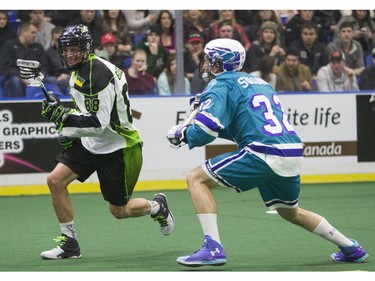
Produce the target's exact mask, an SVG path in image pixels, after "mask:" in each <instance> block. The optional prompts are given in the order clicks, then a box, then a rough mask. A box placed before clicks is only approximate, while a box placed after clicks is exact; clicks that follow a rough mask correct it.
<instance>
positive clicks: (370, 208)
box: [0, 183, 375, 274]
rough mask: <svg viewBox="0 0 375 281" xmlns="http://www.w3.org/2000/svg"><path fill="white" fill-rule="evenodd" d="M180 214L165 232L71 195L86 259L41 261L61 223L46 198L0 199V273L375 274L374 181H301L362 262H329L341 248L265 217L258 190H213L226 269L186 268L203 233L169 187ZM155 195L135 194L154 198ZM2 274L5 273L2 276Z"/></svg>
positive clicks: (307, 199) (183, 198) (95, 197)
mask: <svg viewBox="0 0 375 281" xmlns="http://www.w3.org/2000/svg"><path fill="white" fill-rule="evenodd" d="M164 193H165V194H166V195H167V196H168V200H169V204H170V207H171V210H172V211H173V213H174V215H175V218H176V227H175V231H174V232H173V233H172V234H171V235H170V236H167V237H164V236H163V235H162V234H161V233H160V232H159V227H158V224H157V223H155V222H153V221H152V220H151V219H150V218H149V216H146V217H140V218H136V219H125V220H117V219H115V218H113V217H112V215H111V214H110V213H109V211H108V205H107V203H106V202H105V201H104V200H103V199H102V197H101V194H75V195H72V200H73V204H74V207H75V223H76V229H77V233H78V240H79V243H80V246H81V251H82V258H81V259H79V260H74V259H69V260H42V259H41V258H40V256H39V255H40V252H41V251H43V250H47V249H50V248H53V247H54V246H55V245H54V242H53V240H52V238H55V237H56V236H58V235H59V233H60V232H59V227H58V224H57V221H56V218H55V215H54V212H53V209H52V206H51V202H50V198H49V196H45V195H41V196H21V197H0V217H1V220H0V221H1V225H0V239H1V240H0V271H2V272H5V271H9V272H16V271H17V272H20V271H31V272H52V271H64V272H65V271H70V272H75V271H89V272H96V271H109V272H129V271H131V272H151V271H172V272H179V271H200V270H201V271H225V272H233V271H235V272H277V271H280V272H295V271H297V272H304V271H309V272H328V271H332V272H338V271H340V272H341V271H375V262H374V261H375V183H351V184H325V185H323V184H321V185H304V186H302V191H301V198H300V206H301V207H302V208H305V209H309V210H311V211H315V212H317V213H319V214H321V215H323V216H325V217H326V219H327V220H328V221H329V222H331V224H333V225H334V226H335V227H336V228H337V229H338V230H339V231H341V232H342V233H344V234H346V235H347V236H349V237H352V238H355V239H357V240H358V241H359V242H360V244H362V246H363V247H364V248H365V249H366V250H367V251H368V253H369V254H370V258H369V259H368V260H367V261H366V262H365V263H362V264H352V263H342V264H337V263H334V262H333V261H331V259H330V254H331V253H332V252H335V251H336V250H337V248H336V246H335V245H333V244H331V243H329V242H327V241H325V240H323V239H321V238H320V237H317V236H315V235H312V234H310V233H308V232H307V231H305V230H303V229H301V228H299V227H297V226H294V225H291V224H289V223H287V222H286V221H284V220H282V219H281V218H280V217H279V216H278V215H270V214H266V212H265V211H266V209H265V207H264V205H263V202H262V201H261V198H260V195H259V193H258V191H257V190H252V191H249V192H245V193H242V194H237V193H236V192H234V191H232V190H228V189H216V190H214V194H215V197H216V198H217V204H218V212H219V214H218V218H219V219H218V222H219V228H220V234H221V240H222V243H223V245H224V247H225V250H226V253H227V259H228V262H227V264H226V265H224V266H221V267H201V268H187V267H183V266H181V265H179V264H177V263H176V258H177V257H178V256H180V255H186V254H190V253H191V252H194V251H195V250H197V249H198V248H200V246H201V245H202V242H203V234H202V230H201V228H200V225H199V222H198V219H197V217H196V215H195V213H194V211H193V208H192V205H191V201H190V197H189V195H188V192H187V191H186V190H178V191H177V190H176V191H165V192H164ZM153 194H154V192H136V193H135V194H134V196H133V197H144V198H148V199H151V198H152V197H153ZM0 274H1V273H0Z"/></svg>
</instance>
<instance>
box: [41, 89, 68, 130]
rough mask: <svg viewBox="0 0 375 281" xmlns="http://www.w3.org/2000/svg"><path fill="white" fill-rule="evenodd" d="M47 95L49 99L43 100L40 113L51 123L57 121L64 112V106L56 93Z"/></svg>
mask: <svg viewBox="0 0 375 281" xmlns="http://www.w3.org/2000/svg"><path fill="white" fill-rule="evenodd" d="M48 95H49V97H50V99H51V101H47V99H44V100H43V102H42V113H41V115H42V116H43V117H44V118H46V119H48V120H49V121H51V122H53V123H59V122H60V121H61V119H62V116H63V115H64V113H65V108H64V106H63V105H62V104H61V102H60V100H59V98H58V97H57V96H56V95H54V94H48Z"/></svg>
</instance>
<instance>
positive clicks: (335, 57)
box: [316, 50, 359, 92]
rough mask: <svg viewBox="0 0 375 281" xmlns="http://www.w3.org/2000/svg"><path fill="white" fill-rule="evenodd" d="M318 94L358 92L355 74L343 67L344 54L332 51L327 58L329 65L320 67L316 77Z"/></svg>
mask: <svg viewBox="0 0 375 281" xmlns="http://www.w3.org/2000/svg"><path fill="white" fill-rule="evenodd" d="M316 85H317V88H318V91H319V92H346V91H358V90H359V88H358V84H357V79H356V76H355V73H354V71H353V70H352V69H350V68H348V67H346V65H345V54H344V53H343V52H341V51H339V50H334V51H332V52H331V54H330V56H329V63H328V64H327V65H325V66H322V67H321V68H320V69H319V70H318V73H317V76H316Z"/></svg>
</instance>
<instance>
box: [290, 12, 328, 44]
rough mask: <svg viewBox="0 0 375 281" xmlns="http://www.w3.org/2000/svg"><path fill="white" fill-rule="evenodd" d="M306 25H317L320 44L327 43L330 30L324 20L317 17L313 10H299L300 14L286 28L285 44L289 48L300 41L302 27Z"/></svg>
mask: <svg viewBox="0 0 375 281" xmlns="http://www.w3.org/2000/svg"><path fill="white" fill-rule="evenodd" d="M306 23H311V24H315V25H316V26H317V27H318V38H317V40H318V42H321V43H322V44H326V43H327V38H328V35H329V30H327V29H326V27H325V26H324V21H323V19H322V18H320V17H319V16H317V15H316V14H315V11H313V10H298V14H296V15H295V16H293V17H292V18H291V19H290V21H289V22H288V23H287V24H286V27H285V43H286V46H287V47H288V46H292V45H294V44H295V42H297V41H298V40H299V39H300V36H301V32H300V29H301V25H302V24H306Z"/></svg>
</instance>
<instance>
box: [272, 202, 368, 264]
mask: <svg viewBox="0 0 375 281" xmlns="http://www.w3.org/2000/svg"><path fill="white" fill-rule="evenodd" d="M276 210H277V212H278V213H279V215H280V216H281V217H282V218H284V219H285V220H287V221H289V222H291V223H293V224H296V225H298V226H300V227H303V228H304V229H306V230H308V231H310V232H312V233H314V234H317V235H319V236H321V237H323V238H324V239H326V240H328V241H331V242H332V243H334V244H336V245H337V246H338V247H339V248H340V251H339V252H338V253H333V254H332V255H331V258H332V259H333V260H334V261H338V262H342V261H349V262H362V261H364V260H366V259H367V258H368V256H369V255H368V254H367V253H366V251H365V250H364V249H363V248H362V247H361V246H360V245H359V244H358V242H357V241H356V240H354V239H349V238H347V237H346V236H344V235H343V234H342V233H341V232H340V231H338V230H337V229H335V228H334V227H333V226H332V225H331V224H330V223H329V222H328V221H327V220H326V219H325V218H323V217H322V216H320V215H318V214H316V213H314V212H311V211H307V210H304V209H302V208H299V207H297V208H294V209H288V208H277V209H276Z"/></svg>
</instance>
